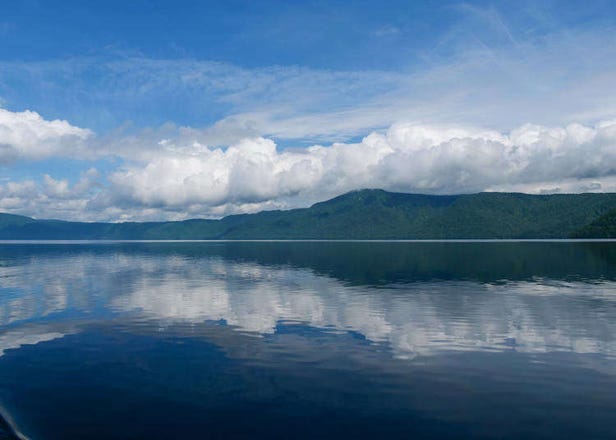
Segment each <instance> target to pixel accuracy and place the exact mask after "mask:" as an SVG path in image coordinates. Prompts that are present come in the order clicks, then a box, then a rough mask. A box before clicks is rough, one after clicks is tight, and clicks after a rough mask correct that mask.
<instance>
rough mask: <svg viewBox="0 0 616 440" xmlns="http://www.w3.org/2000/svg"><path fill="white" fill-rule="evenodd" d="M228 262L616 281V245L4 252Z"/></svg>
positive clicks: (369, 274) (481, 278) (10, 257)
mask: <svg viewBox="0 0 616 440" xmlns="http://www.w3.org/2000/svg"><path fill="white" fill-rule="evenodd" d="M118 252H120V253H122V254H124V255H142V254H143V255H146V256H148V257H151V256H154V255H158V256H173V255H175V256H178V257H181V258H188V259H192V258H203V257H214V256H217V257H221V258H224V259H225V260H230V261H242V262H255V263H258V264H260V265H273V266H279V265H288V266H292V267H299V268H309V269H311V270H313V271H315V272H317V273H321V274H326V275H328V276H331V277H334V278H337V279H339V280H342V281H345V282H348V283H351V284H355V285H362V284H366V285H379V284H391V283H409V282H414V281H426V280H472V281H478V282H482V283H495V282H500V281H503V280H509V281H521V280H532V279H534V278H550V279H555V280H566V281H567V280H568V281H574V280H582V281H584V280H589V281H596V280H616V242H571V241H569V242H567V241H561V242H411V243H409V242H260V243H259V244H258V245H255V243H252V242H206V243H182V242H170V243H126V242H125V243H100V244H95V245H75V244H54V245H46V246H40V245H37V244H32V245H24V244H20V245H7V244H4V245H0V261H4V263H1V262H0V264H16V262H17V261H20V260H22V261H23V260H24V259H25V260H28V259H30V258H40V257H44V256H48V257H53V256H55V255H60V256H67V255H85V254H87V255H109V254H116V253H118Z"/></svg>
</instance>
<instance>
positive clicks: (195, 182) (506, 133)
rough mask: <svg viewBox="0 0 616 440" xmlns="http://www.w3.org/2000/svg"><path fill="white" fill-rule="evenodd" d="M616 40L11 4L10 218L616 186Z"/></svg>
mask: <svg viewBox="0 0 616 440" xmlns="http://www.w3.org/2000/svg"><path fill="white" fill-rule="evenodd" d="M615 35H616V4H614V2H610V1H588V2H579V1H553V2H550V1H542V2H536V1H502V2H493V1H492V2H489V1H479V2H455V1H451V2H436V1H430V2H428V1H413V2H411V1H384V2H373V1H356V2H348V1H303V2H299V1H260V2H252V1H201V2H197V1H194V2H187V1H175V2H170V1H131V2H120V1H117V2H116V1H107V2H83V1H57V2H42V1H15V2H4V3H3V4H2V5H0V211H4V212H14V213H21V214H26V215H32V216H37V217H57V218H79V219H84V220H97V219H102V220H112V221H116V220H127V219H151V218H155V219H163V218H170V219H180V218H186V217H195V216H198V217H217V216H221V215H225V214H228V213H233V212H253V211H256V210H260V209H268V208H289V207H294V206H305V205H307V204H310V203H312V202H314V201H317V200H321V199H324V198H327V197H330V196H332V195H336V194H337V193H340V192H344V191H347V190H351V189H356V188H359V187H367V186H370V187H383V188H386V189H391V190H399V191H409V192H427V193H455V192H475V191H484V190H517V191H524V192H568V191H573V192H580V191H589V190H593V191H613V190H616V186H615V185H616V162H614V160H615V159H614V151H615V149H616V144H615V143H614V138H616V135H615V134H614V133H613V132H614V131H615V130H614V128H613V121H614V120H615V118H616V104H615V103H616V100H615V99H616V86H615V85H614V81H613V78H614V76H613V75H614V74H616V53H615V52H616V49H615V48H616V41H615V40H616V37H615ZM420 165H421V168H418V167H419V166H420ZM499 167H500V168H499Z"/></svg>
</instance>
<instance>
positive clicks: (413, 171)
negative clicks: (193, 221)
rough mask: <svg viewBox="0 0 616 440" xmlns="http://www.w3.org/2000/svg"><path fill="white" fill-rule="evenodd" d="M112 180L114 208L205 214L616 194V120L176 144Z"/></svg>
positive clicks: (418, 127)
mask: <svg viewBox="0 0 616 440" xmlns="http://www.w3.org/2000/svg"><path fill="white" fill-rule="evenodd" d="M109 181H110V185H111V186H110V190H111V193H112V194H113V197H114V203H126V204H130V205H135V204H136V205H141V206H144V207H150V208H168V209H172V210H182V209H186V208H187V207H192V209H196V212H199V211H200V212H202V213H203V212H206V213H207V212H210V213H212V212H222V213H226V212H237V211H240V212H243V211H246V210H256V209H262V208H263V207H264V206H272V205H271V204H272V202H278V204H277V206H282V207H284V206H288V205H289V204H290V205H291V206H297V205H301V204H302V203H306V202H307V201H315V200H318V199H323V198H325V197H328V196H333V195H336V194H340V193H342V192H345V191H349V190H353V189H358V188H366V187H379V188H385V189H389V190H399V191H407V192H422V193H435V194H452V193H468V192H477V191H484V190H497V189H499V190H512V189H515V188H516V187H517V188H524V190H525V192H535V193H539V192H560V191H565V190H566V191H571V192H580V191H593V190H594V191H597V190H599V191H609V190H614V189H616V187H614V184H615V183H616V121H606V122H602V123H599V124H597V125H595V126H584V125H580V124H571V125H568V126H565V127H544V126H539V125H533V124H526V125H523V126H521V127H519V128H517V129H515V130H513V131H511V132H510V133H507V134H505V133H500V132H498V131H492V130H482V129H478V128H471V127H461V126H460V127H456V126H436V125H425V124H396V125H394V126H392V127H390V128H389V130H387V131H386V132H382V133H381V132H373V133H371V134H370V135H368V136H366V137H365V138H364V139H363V140H361V141H360V142H357V143H336V144H333V145H331V146H320V145H315V146H311V147H308V148H300V149H297V148H287V149H278V148H277V147H276V144H275V143H274V142H273V141H272V140H270V139H265V138H253V139H246V140H244V141H241V142H238V143H236V144H234V145H232V146H230V147H228V148H208V147H207V146H204V145H201V144H198V143H196V144H193V145H181V144H179V145H178V144H175V143H174V141H173V140H167V141H166V143H165V147H164V148H163V149H162V150H160V151H159V154H158V155H157V156H156V157H155V158H153V159H151V160H146V161H143V162H142V163H135V164H132V165H128V166H124V167H123V168H121V169H118V170H116V171H114V172H113V173H111V174H110V176H109ZM550 190H551V191H550ZM262 203H265V204H268V205H262ZM221 207H222V208H221ZM247 207H248V209H247ZM215 208H218V211H216V209H215Z"/></svg>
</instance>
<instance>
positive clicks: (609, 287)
mask: <svg viewBox="0 0 616 440" xmlns="http://www.w3.org/2000/svg"><path fill="white" fill-rule="evenodd" d="M614 389H616V249H615V244H614V243H566V242H565V243H160V244H154V243H148V244H134V243H133V244H129V243H106V244H80V245H59V244H45V245H43V244H31V245H24V244H21V245H16V244H10V245H9V244H4V245H1V247H0V393H1V394H0V403H2V405H3V407H4V412H5V413H6V416H7V417H10V418H11V419H12V420H13V422H12V423H13V424H14V425H15V426H16V427H17V428H19V429H20V430H21V431H22V432H23V433H24V434H26V435H29V436H32V437H33V438H83V437H89V438H109V437H117V438H144V437H148V438H157V437H158V438H170V437H175V436H176V435H186V436H198V437H229V436H239V437H253V436H255V435H257V436H264V437H272V436H273V437H297V436H303V437H311V436H316V435H318V436H330V437H347V436H350V435H351V434H352V433H355V434H356V435H360V436H363V437H371V436H383V435H387V436H396V437H408V436H409V435H415V436H417V437H420V438H443V437H445V438H464V437H465V436H474V437H478V438H515V437H519V436H521V435H524V436H531V437H542V438H546V437H551V438H562V437H563V436H569V435H572V434H575V435H579V436H589V435H590V436H593V437H596V438H601V437H604V438H610V437H612V436H613V435H614V434H616V429H615V428H614V427H613V424H612V423H610V422H609V420H611V414H613V411H614V410H616V397H615V396H614V394H616V393H613V392H611V391H610V390H612V391H613V390H614ZM582 415H584V417H582ZM1 432H2V430H1V429H0V436H1V435H2V434H1Z"/></svg>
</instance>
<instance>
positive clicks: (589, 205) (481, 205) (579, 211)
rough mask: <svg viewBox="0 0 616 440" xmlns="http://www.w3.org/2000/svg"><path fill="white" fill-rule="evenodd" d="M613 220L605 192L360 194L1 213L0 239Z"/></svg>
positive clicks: (576, 227) (406, 233) (431, 232)
mask: <svg viewBox="0 0 616 440" xmlns="http://www.w3.org/2000/svg"><path fill="white" fill-rule="evenodd" d="M608 212H609V213H608ZM602 216H603V217H602ZM604 217H605V218H604ZM602 219H603V220H602ZM615 219H616V194H611V193H610V194H554V195H529V194H518V193H479V194H466V195H453V196H435V195H421V194H403V193H390V192H386V191H383V190H361V191H353V192H350V193H347V194H344V195H341V196H339V197H336V198H334V199H331V200H328V201H325V202H321V203H317V204H315V205H313V206H312V207H310V208H306V209H293V210H290V211H264V212H260V213H257V214H250V215H234V216H229V217H225V218H223V219H221V220H187V221H183V222H150V223H77V222H62V221H55V220H33V219H29V218H27V217H20V216H12V215H8V214H0V238H2V239H135V240H136V239H456V238H460V239H464V238H468V239H472V238H567V237H570V236H576V237H578V236H579V237H607V236H611V237H614V236H615V235H614V224H615ZM610 222H611V223H610ZM610 225H611V226H610ZM610 228H611V229H610ZM610 231H611V232H610ZM580 234H582V235H580ZM584 234H586V235H584ZM602 234H603V235H602ZM606 234H607V235H606ZM610 234H611V235H610Z"/></svg>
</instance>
